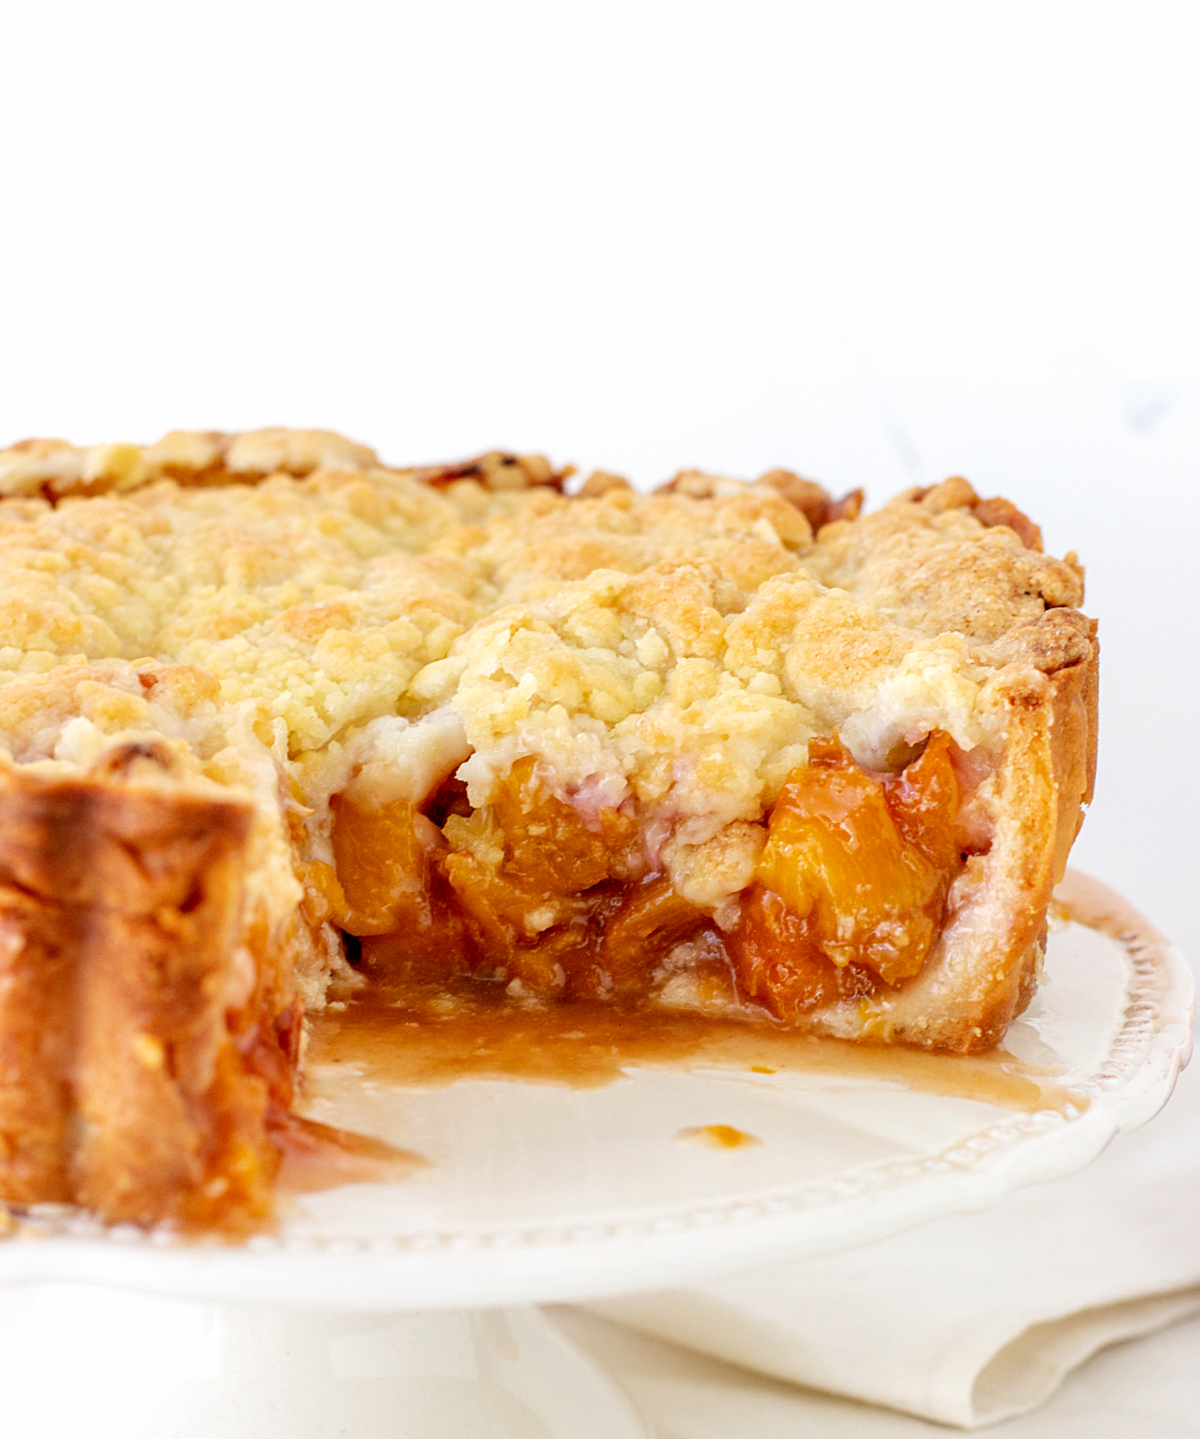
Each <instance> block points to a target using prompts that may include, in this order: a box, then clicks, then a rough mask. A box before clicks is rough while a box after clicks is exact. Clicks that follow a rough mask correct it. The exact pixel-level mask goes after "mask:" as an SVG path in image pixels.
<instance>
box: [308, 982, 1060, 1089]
mask: <svg viewBox="0 0 1200 1439" xmlns="http://www.w3.org/2000/svg"><path fill="white" fill-rule="evenodd" d="M308 1064H309V1065H310V1066H312V1067H314V1068H315V1067H318V1066H324V1065H339V1064H353V1065H356V1066H358V1067H359V1068H360V1069H361V1070H362V1072H363V1076H364V1078H365V1079H368V1080H370V1081H372V1082H374V1083H377V1084H384V1085H388V1086H396V1087H409V1088H415V1089H436V1088H441V1087H443V1086H446V1085H450V1084H454V1083H457V1082H458V1081H460V1080H484V1079H493V1080H516V1081H523V1082H529V1083H551V1084H561V1085H566V1086H569V1087H570V1088H573V1089H594V1088H599V1087H600V1086H602V1085H606V1084H611V1083H612V1082H613V1081H614V1080H617V1079H619V1078H620V1077H621V1076H622V1074H623V1073H624V1071H625V1070H626V1068H628V1067H631V1066H636V1067H639V1068H653V1069H672V1070H704V1071H708V1072H713V1071H716V1072H730V1073H738V1074H742V1075H745V1074H754V1075H764V1076H771V1075H775V1074H789V1073H791V1074H797V1073H799V1074H819V1075H822V1076H829V1077H833V1078H844V1079H847V1080H861V1081H882V1082H883V1083H888V1084H896V1085H901V1086H903V1087H905V1088H907V1089H911V1090H916V1091H919V1092H922V1093H927V1094H939V1095H945V1096H949V1097H953V1098H963V1099H974V1100H978V1101H980V1102H982V1103H985V1104H994V1105H998V1106H1000V1107H1002V1108H1004V1109H1009V1110H1014V1111H1017V1112H1021V1113H1034V1112H1036V1111H1038V1110H1044V1109H1054V1110H1058V1111H1059V1112H1060V1113H1067V1112H1069V1111H1072V1110H1074V1111H1079V1110H1081V1109H1085V1108H1086V1107H1087V1101H1086V1100H1085V1099H1084V1098H1082V1097H1081V1096H1079V1095H1075V1094H1072V1093H1071V1092H1070V1090H1068V1089H1066V1088H1064V1087H1063V1086H1061V1085H1058V1084H1056V1083H1055V1082H1054V1081H1055V1077H1056V1074H1057V1071H1055V1070H1054V1069H1052V1068H1049V1067H1047V1066H1042V1065H1035V1064H1030V1063H1027V1062H1025V1061H1022V1060H1019V1059H1017V1058H1016V1057H1015V1056H1014V1055H1012V1054H1009V1053H1008V1052H1007V1051H1006V1050H1005V1049H1003V1048H997V1049H993V1050H991V1051H989V1052H988V1053H986V1054H979V1055H954V1054H935V1053H928V1052H926V1051H924V1050H917V1049H907V1048H902V1047H900V1046H897V1045H890V1046H885V1045H875V1044H864V1043H850V1042H848V1041H843V1040H836V1039H823V1038H819V1037H817V1036H815V1035H809V1034H799V1033H796V1032H795V1031H788V1030H785V1029H783V1028H781V1027H779V1026H777V1025H776V1024H774V1023H773V1022H771V1021H769V1020H762V1021H757V1022H756V1021H752V1020H747V1021H741V1020H735V1019H721V1018H714V1017H711V1016H708V1015H703V1014H696V1013H690V1012H686V1011H674V1010H667V1009H654V1008H649V1007H637V1008H635V1007H632V1006H623V1005H621V1004H619V1003H604V1002H601V1001H592V1000H583V999H580V1000H559V1001H557V1002H550V1003H545V1004H543V1003H540V1002H538V1001H529V1000H527V999H526V1000H512V999H509V998H508V997H507V996H506V995H505V994H504V993H503V991H502V990H498V991H497V992H494V993H493V992H491V991H489V990H486V989H483V988H480V987H476V988H467V987H465V986H464V987H459V988H457V989H453V990H448V989H447V988H446V986H445V985H444V984H443V985H439V986H437V987H436V988H435V987H434V986H431V985H427V986H422V985H420V984H419V983H412V984H408V985H399V984H392V985H389V986H387V987H386V988H384V987H382V986H378V987H373V988H372V989H371V990H369V991H367V992H365V993H362V994H360V995H357V996H355V997H354V998H353V999H351V1000H349V1001H347V1002H346V1003H345V1004H344V1006H333V1005H331V1006H330V1007H329V1009H327V1010H326V1011H325V1012H324V1013H323V1014H321V1015H320V1016H318V1017H317V1018H316V1021H315V1023H314V1025H313V1030H312V1035H311V1041H310V1046H309V1050H308Z"/></svg>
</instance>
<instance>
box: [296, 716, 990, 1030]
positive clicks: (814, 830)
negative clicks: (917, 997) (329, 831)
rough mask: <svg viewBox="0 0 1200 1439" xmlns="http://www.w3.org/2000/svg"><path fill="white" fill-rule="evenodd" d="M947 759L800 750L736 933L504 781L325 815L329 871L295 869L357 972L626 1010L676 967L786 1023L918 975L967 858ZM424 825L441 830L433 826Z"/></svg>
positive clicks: (933, 740) (519, 770) (625, 848)
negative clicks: (900, 762)
mask: <svg viewBox="0 0 1200 1439" xmlns="http://www.w3.org/2000/svg"><path fill="white" fill-rule="evenodd" d="M956 755H957V752H956V750H955V746H954V744H953V742H952V741H951V740H950V739H949V737H948V736H947V735H945V734H943V733H941V732H940V731H935V732H934V734H933V735H931V736H930V738H929V740H928V741H927V743H926V744H925V746H924V749H923V750H922V751H921V753H920V755H919V757H918V758H916V759H914V760H913V761H912V762H911V763H909V764H908V765H907V766H906V767H905V768H904V769H903V770H901V771H900V772H899V773H898V774H884V775H879V774H875V773H872V772H870V771H868V770H866V769H864V768H863V767H862V766H861V765H859V764H858V763H857V762H856V761H855V760H854V758H853V757H852V756H851V754H850V752H849V750H847V749H846V747H845V746H844V745H843V744H842V743H841V742H840V740H838V739H837V737H836V736H835V737H834V738H833V739H819V740H813V741H812V742H811V743H810V745H809V763H808V764H807V765H805V766H799V767H797V768H796V769H794V770H793V771H792V773H791V774H790V775H789V776H788V780H787V783H786V784H785V785H784V787H783V789H782V791H781V792H780V794H779V797H778V799H777V800H776V801H775V804H774V805H773V807H772V809H771V812H770V814H769V816H768V817H767V819H766V820H765V822H764V830H765V835H764V841H765V842H764V844H763V848H762V852H761V856H760V858H759V861H758V864H757V867H756V869H755V872H754V876H753V881H752V883H751V884H750V885H749V887H748V888H747V889H746V890H745V891H744V892H743V893H742V896H741V899H740V909H739V911H738V914H737V918H736V920H735V922H734V923H733V925H732V927H725V928H720V927H718V926H717V924H716V923H715V921H714V920H713V918H712V916H711V915H709V914H708V913H707V912H705V911H704V910H702V909H700V908H698V907H697V906H696V905H694V904H691V903H689V902H688V901H687V900H686V899H684V898H683V897H682V896H681V895H679V894H678V893H677V892H676V890H675V889H674V887H673V885H672V884H671V881H670V879H669V878H668V876H667V875H666V874H665V873H663V872H662V871H661V870H658V869H655V868H654V866H653V865H651V864H650V863H649V862H648V861H647V859H646V856H645V851H644V847H643V845H642V842H641V834H640V832H639V828H638V825H637V823H636V821H635V820H634V819H632V818H631V817H630V816H628V815H626V814H624V813H622V812H620V811H618V810H615V809H602V810H600V811H599V814H598V815H597V816H596V818H595V820H594V821H593V822H591V823H589V822H588V821H587V820H586V819H585V818H584V816H583V815H581V814H580V813H579V811H578V810H576V809H575V808H574V807H573V806H572V805H571V804H569V803H567V802H566V801H564V800H562V799H559V798H558V797H556V796H555V795H554V794H552V793H551V792H550V791H549V790H548V788H547V787H546V786H545V784H544V783H543V782H542V780H541V778H540V776H539V773H538V768H537V765H536V763H535V762H534V760H533V759H530V758H527V759H523V760H521V761H519V762H518V763H517V764H515V765H514V766H513V768H512V770H511V772H510V773H509V775H508V777H507V778H506V779H505V780H504V781H503V782H502V783H501V784H500V786H499V789H498V791H497V793H496V794H495V795H494V797H493V800H492V803H491V804H490V805H488V806H487V807H485V808H484V809H480V810H471V809H470V808H469V807H468V806H467V804H466V802H465V796H463V795H462V794H461V792H460V790H461V787H457V788H456V787H455V786H454V784H453V783H452V784H451V785H450V786H449V787H448V788H447V789H445V790H443V792H442V793H441V794H440V795H439V796H437V797H436V798H435V800H434V802H433V803H432V804H431V805H430V806H428V807H427V809H428V812H427V813H420V812H418V811H417V810H416V809H414V807H413V806H412V805H411V804H408V803H407V802H404V801H392V802H390V803H387V804H384V805H382V806H380V807H378V808H366V807H364V806H362V805H361V804H360V803H358V802H356V801H355V800H353V799H351V798H350V797H349V796H348V795H342V796H339V797H338V798H337V800H336V801H335V820H334V827H333V853H334V860H335V866H336V870H335V868H334V867H331V866H329V865H322V864H311V865H309V866H307V875H306V878H307V881H308V891H309V901H308V903H309V907H310V916H311V917H312V918H314V919H317V918H320V919H329V920H331V921H332V922H333V923H335V924H337V925H338V926H340V927H341V928H342V929H343V930H344V931H345V932H346V933H347V934H349V935H352V936H355V937H357V939H358V940H359V941H360V943H361V948H362V960H363V963H364V964H365V966H366V967H367V968H368V969H369V970H370V971H372V972H373V973H376V974H379V975H387V974H395V973H396V972H398V971H400V970H404V971H408V972H414V971H415V972H419V973H421V974H422V975H425V976H428V977H444V978H446V979H451V978H454V977H458V976H473V977H475V978H478V979H481V980H486V981H489V982H493V983H497V982H498V983H503V984H506V985H508V986H509V987H510V989H511V991H512V992H513V993H532V994H542V995H563V996H567V997H573V996H591V997H601V998H603V997H612V996H617V995H628V996H631V997H635V998H636V997H637V996H640V995H646V994H649V993H652V992H653V991H654V990H655V989H656V988H658V987H660V986H661V985H662V983H663V982H664V979H665V978H666V977H667V975H668V974H670V973H673V972H676V971H678V970H680V969H691V970H695V971H697V972H699V973H700V974H701V975H703V976H706V978H707V983H708V986H709V988H710V989H711V987H712V985H714V984H715V985H716V986H717V987H718V989H719V988H721V987H722V986H723V987H724V990H725V992H726V993H727V994H729V995H730V996H731V997H732V996H733V995H736V996H738V997H740V998H741V999H742V1000H745V1001H749V1002H751V1003H753V1004H756V1005H759V1006H761V1007H763V1008H764V1009H766V1010H767V1011H768V1012H769V1013H770V1014H772V1015H774V1016H775V1017H776V1018H778V1019H780V1020H783V1021H785V1022H795V1021H796V1020H798V1019H799V1018H800V1016H802V1015H803V1014H804V1013H805V1012H806V1011H808V1010H811V1009H814V1008H817V1007H819V1006H823V1005H826V1004H829V1003H831V1002H833V1001H835V1000H838V999H847V998H856V997H866V996H870V995H872V994H875V993H877V992H879V991H880V990H881V989H894V988H896V987H898V986H900V985H903V984H904V983H905V982H906V981H908V980H910V979H912V978H913V977H914V976H915V975H916V974H918V973H919V972H920V971H921V969H922V968H923V966H924V965H925V963H926V961H927V959H928V957H929V955H930V953H931V951H932V949H933V946H934V944H935V942H936V940H937V937H938V934H939V932H940V929H941V926H942V923H943V920H944V915H945V908H946V899H947V894H948V892H949V889H950V885H951V883H952V882H953V880H954V878H955V876H956V875H957V874H958V873H959V872H960V870H961V868H962V866H963V864H964V862H965V858H966V854H967V852H968V844H967V840H966V835H965V830H964V828H963V825H962V823H961V820H960V815H961V811H962V794H961V791H960V784H959V779H958V777H957V774H956V769H955V760H956ZM435 817H440V823H439V822H435Z"/></svg>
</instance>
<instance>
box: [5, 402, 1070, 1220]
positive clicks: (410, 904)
mask: <svg viewBox="0 0 1200 1439" xmlns="http://www.w3.org/2000/svg"><path fill="white" fill-rule="evenodd" d="M568 478H569V474H567V473H557V472H555V471H554V470H553V469H552V467H551V466H550V464H549V463H548V462H547V461H545V460H544V459H541V458H537V457H518V456H512V455H505V454H490V455H486V456H483V457H482V458H480V459H478V460H474V461H471V462H468V463H464V464H459V465H453V466H445V467H441V468H427V469H406V470H397V469H392V468H387V467H385V466H383V465H382V464H380V463H379V461H378V460H377V459H376V457H375V455H374V454H373V453H372V452H371V451H370V450H368V449H365V448H364V447H362V446H360V445H355V444H351V443H350V442H348V441H346V440H344V439H342V438H340V437H339V436H337V435H333V434H328V433H325V432H316V431H287V430H272V431H260V432H257V433H253V434H244V435H239V436H233V437H230V436H226V435H219V434H172V435H169V436H167V437H166V438H165V439H164V440H162V441H160V442H159V443H158V444H157V445H154V446H152V447H137V446H132V445H110V446H104V447H96V448H92V449H80V448H76V447H74V446H71V445H68V444H65V443H62V442H58V441H30V442H26V443H24V444H21V445H17V446H14V447H13V448H12V449H9V450H7V451H4V452H2V453H0V496H3V498H2V499H0V1199H4V1200H7V1201H8V1202H9V1203H11V1204H16V1205H28V1204H31V1203H36V1202H39V1201H62V1202H71V1203H79V1204H82V1205H86V1206H88V1207H89V1208H91V1209H92V1210H94V1211H96V1212H97V1213H99V1214H101V1215H103V1216H105V1217H107V1218H109V1219H113V1220H118V1219H121V1220H133V1221H135V1222H140V1223H154V1222H159V1221H164V1220H165V1221H170V1222H173V1223H176V1224H179V1225H181V1226H184V1227H199V1228H204V1227H218V1228H224V1229H227V1230H234V1231H237V1230H238V1229H239V1228H242V1229H244V1228H246V1227H247V1226H250V1225H253V1224H254V1223H256V1222H258V1221H260V1220H261V1219H262V1218H263V1216H265V1215H267V1214H268V1213H269V1211H270V1202H271V1190H272V1181H273V1176H274V1173H275V1169H276V1167H277V1164H278V1145H277V1142H276V1140H275V1138H274V1137H273V1127H274V1126H276V1125H277V1124H278V1122H279V1120H280V1117H281V1116H283V1115H286V1113H287V1110H288V1106H289V1104H290V1102H291V1099H292V1092H293V1088H292V1087H293V1083H294V1081H295V1078H296V1075H297V1072H298V1069H299V1067H300V1065H301V1062H302V1056H303V1048H304V1034H305V1021H306V1016H307V1015H309V1014H312V1013H314V1012H316V1011H318V1010H319V1009H320V1008H321V1006H322V1005H323V1004H324V1003H325V1002H326V995H327V994H328V993H329V992H330V991H331V987H333V988H336V989H338V990H344V989H345V988H346V987H353V986H355V985H363V984H367V985H369V984H371V983H372V982H373V980H374V979H378V978H379V977H386V976H388V975H394V974H397V973H399V972H416V973H419V974H421V975H422V976H425V977H427V978H429V979H430V980H432V981H433V982H434V983H440V982H441V981H442V980H445V982H446V983H450V982H451V981H452V980H453V981H455V982H460V981H462V982H469V983H474V984H478V985H480V986H491V987H492V988H494V989H503V990H505V991H507V993H508V994H510V995H513V996H519V997H524V998H525V999H527V1000H528V1002H530V1003H535V1002H542V1001H562V1002H567V1003H569V1002H570V1001H571V1000H572V999H576V998H583V997H586V998H589V999H592V1000H595V999H606V998H615V999H619V1000H621V1002H623V1003H631V1004H634V1005H639V1004H640V1005H645V1006H651V1005H654V1006H672V1007H677V1008H690V1009H693V1010H699V1011H701V1012H706V1013H712V1014H714V1015H718V1014H719V1015H722V1016H729V1015H740V1016H744V1017H746V1018H757V1019H759V1020H763V1021H767V1022H772V1023H775V1024H777V1025H783V1026H791V1027H795V1028H799V1029H804V1030H807V1031H810V1032H816V1033H820V1034H824V1035H829V1036H835V1037H839V1038H843V1039H850V1040H867V1041H874V1042H878V1043H896V1044H909V1045H919V1046H924V1047H927V1048H932V1049H945V1050H953V1051H959V1052H964V1051H971V1050H976V1049H981V1048H984V1047H987V1046H989V1045H991V1044H993V1043H995V1042H996V1041H997V1040H998V1039H999V1038H1000V1037H1001V1036H1002V1035H1003V1033H1004V1031H1005V1028H1006V1026H1007V1025H1008V1023H1009V1021H1010V1020H1011V1019H1012V1017H1013V1016H1014V1014H1016V1013H1017V1012H1018V1011H1019V1010H1020V1009H1021V1007H1022V1006H1023V1005H1024V1004H1025V1003H1026V1002H1027V1000H1028V998H1029V996H1030V994H1031V991H1032V987H1033V985H1034V983H1035V980H1036V975H1037V969H1038V964H1039V960H1040V957H1041V954H1042V949H1043V944H1044V939H1045V929H1046V911H1047V904H1048V902H1049V899H1050V892H1051V888H1052V886H1053V884H1054V883H1055V881H1056V879H1057V878H1058V877H1059V876H1060V875H1061V874H1062V871H1063V867H1064V864H1065V861H1066V857H1067V852H1068V850H1069V848H1070V846H1071V843H1072V840H1073V839H1074V836H1075V834H1076V831H1077V829H1078V827H1079V824H1080V821H1081V817H1082V807H1083V806H1084V805H1085V804H1086V803H1087V801H1088V800H1089V799H1090V795H1091V785H1092V773H1093V764H1094V754H1095V738H1096V717H1095V706H1096V652H1097V651H1096V641H1095V626H1094V624H1093V622H1092V621H1091V620H1089V619H1086V618H1085V617H1084V616H1083V615H1082V614H1081V613H1080V612H1079V610H1078V608H1077V607H1078V605H1079V604H1080V603H1081V601H1082V597H1083V582H1082V572H1081V569H1080V567H1079V565H1078V563H1077V562H1076V560H1075V558H1074V556H1073V555H1068V556H1067V557H1066V558H1065V559H1063V560H1059V559H1055V558H1052V557H1051V556H1048V555H1046V554H1044V553H1042V548H1041V539H1040V535H1039V533H1038V530H1037V528H1036V526H1034V525H1033V524H1032V523H1031V522H1030V521H1029V520H1028V519H1026V518H1025V516H1024V515H1022V514H1021V513H1020V512H1019V511H1017V510H1016V509H1015V508H1014V507H1013V506H1012V505H1010V504H1009V503H1007V502H1006V501H1004V500H998V499H993V500H981V499H980V498H979V497H978V496H977V495H976V494H975V493H974V491H973V490H972V489H971V487H970V485H968V484H967V483H966V481H964V480H961V479H952V480H948V481H946V482H945V483H944V484H941V485H938V486H936V487H934V488H932V489H928V490H912V491H909V492H907V493H905V494H902V495H899V496H898V497H897V498H895V499H894V500H892V501H891V502H890V503H888V504H886V505H884V506H883V507H882V508H881V509H879V510H876V511H875V512H874V513H870V514H865V515H864V514H860V504H861V496H860V495H859V494H853V495H850V496H848V497H846V498H844V499H842V500H840V501H834V500H833V499H831V497H830V496H829V495H827V494H826V493H825V492H824V491H823V490H822V489H821V488H820V487H818V486H817V485H815V484H812V483H811V482H808V481H805V480H802V479H800V478H799V477H797V476H795V475H793V474H790V473H788V472H785V471H774V472H772V473H770V474H767V475H764V476H763V477H762V478H761V479H760V480H758V481H756V482H755V483H752V484H743V483H740V482H737V481H733V480H727V479H723V478H718V477H715V476H710V475H706V474H702V473H699V472H695V471H688V472H685V473H683V474H680V475H678V476H676V478H675V479H674V480H672V481H671V482H670V483H669V484H667V485H665V486H664V487H663V488H662V489H660V490H659V491H658V492H656V493H654V494H652V495H641V494H636V493H634V492H633V490H631V489H630V488H629V486H628V485H627V484H626V483H625V482H624V481H623V480H621V479H620V478H618V477H616V476H612V475H607V474H596V475H593V476H591V477H590V478H589V479H588V480H586V481H585V482H584V483H583V484H582V485H581V486H578V487H575V486H568V484H567V483H566V482H567V480H568ZM568 489H571V490H572V492H571V493H567V490H568Z"/></svg>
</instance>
